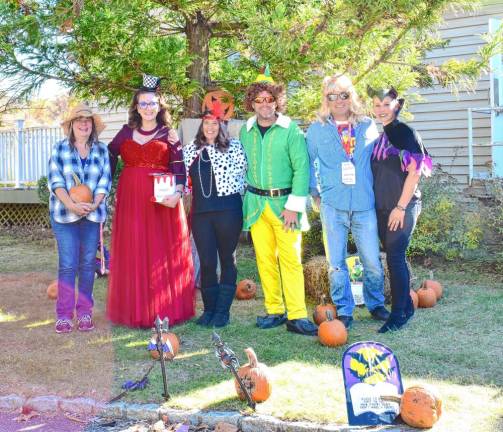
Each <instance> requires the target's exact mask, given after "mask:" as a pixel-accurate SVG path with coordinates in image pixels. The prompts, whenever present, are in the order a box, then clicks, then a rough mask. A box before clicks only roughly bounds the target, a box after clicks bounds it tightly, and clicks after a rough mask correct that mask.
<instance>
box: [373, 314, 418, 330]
mask: <svg viewBox="0 0 503 432" xmlns="http://www.w3.org/2000/svg"><path fill="white" fill-rule="evenodd" d="M411 316H412V315H410V316H408V315H407V314H406V313H400V314H397V313H393V312H392V313H390V315H389V318H388V319H387V320H386V322H385V323H384V324H383V326H382V327H381V328H380V329H379V330H377V333H386V332H388V331H397V330H400V329H401V328H402V327H403V326H405V324H407V322H408V321H409V319H410V318H411Z"/></svg>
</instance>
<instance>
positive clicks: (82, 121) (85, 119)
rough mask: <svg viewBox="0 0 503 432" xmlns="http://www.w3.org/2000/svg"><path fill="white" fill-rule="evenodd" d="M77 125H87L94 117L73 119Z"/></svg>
mask: <svg viewBox="0 0 503 432" xmlns="http://www.w3.org/2000/svg"><path fill="white" fill-rule="evenodd" d="M73 121H74V122H75V123H87V122H92V121H93V119H92V117H77V118H75V119H73Z"/></svg>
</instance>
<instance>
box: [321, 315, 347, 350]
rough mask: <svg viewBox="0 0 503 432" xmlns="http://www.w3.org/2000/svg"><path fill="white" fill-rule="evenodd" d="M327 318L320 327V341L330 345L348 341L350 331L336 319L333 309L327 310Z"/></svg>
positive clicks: (338, 344) (333, 345)
mask: <svg viewBox="0 0 503 432" xmlns="http://www.w3.org/2000/svg"><path fill="white" fill-rule="evenodd" d="M326 317H327V320H326V321H323V322H322V323H321V324H320V326H319V327H318V338H319V340H320V343H321V344H322V345H325V346H329V347H336V346H340V345H344V344H345V343H346V342H347V341H348V331H347V329H346V327H345V326H344V324H343V323H342V322H341V321H339V320H337V319H334V316H333V315H332V312H331V311H327V312H326Z"/></svg>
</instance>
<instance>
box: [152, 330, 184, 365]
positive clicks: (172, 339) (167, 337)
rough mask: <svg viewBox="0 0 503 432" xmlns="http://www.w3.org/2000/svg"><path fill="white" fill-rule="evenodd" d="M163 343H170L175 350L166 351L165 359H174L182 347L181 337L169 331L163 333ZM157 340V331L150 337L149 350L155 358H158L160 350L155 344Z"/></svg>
mask: <svg viewBox="0 0 503 432" xmlns="http://www.w3.org/2000/svg"><path fill="white" fill-rule="evenodd" d="M161 339H162V343H163V344H168V346H169V345H171V349H172V351H173V352H170V351H166V352H165V353H164V359H165V360H173V359H174V358H175V357H176V355H177V354H178V350H179V349H180V339H178V336H177V335H176V334H174V333H171V332H168V333H162V335H161ZM155 341H156V335H155V333H154V334H153V335H152V338H151V339H150V343H149V345H148V346H149V348H148V349H149V351H150V355H151V356H152V358H153V359H154V360H157V359H158V358H159V352H158V351H157V347H156V344H155Z"/></svg>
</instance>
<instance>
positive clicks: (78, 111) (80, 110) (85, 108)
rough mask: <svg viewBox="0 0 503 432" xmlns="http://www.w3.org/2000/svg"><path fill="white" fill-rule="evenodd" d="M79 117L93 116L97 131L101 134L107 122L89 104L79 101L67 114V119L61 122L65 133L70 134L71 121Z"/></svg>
mask: <svg viewBox="0 0 503 432" xmlns="http://www.w3.org/2000/svg"><path fill="white" fill-rule="evenodd" d="M79 117H92V118H93V120H94V127H95V128H96V133H97V134H98V135H99V134H100V133H101V132H103V129H105V127H106V126H105V123H103V120H102V119H101V116H100V115H99V114H96V113H93V110H92V109H91V108H90V107H89V105H87V104H85V103H82V102H81V103H79V104H78V105H77V106H75V107H73V108H72V109H71V111H70V112H69V113H68V114H67V115H66V116H65V119H64V120H63V122H62V123H61V127H62V128H63V131H64V132H65V135H66V136H68V135H69V133H70V123H71V121H72V120H75V119H76V118H79Z"/></svg>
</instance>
